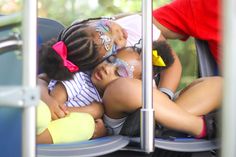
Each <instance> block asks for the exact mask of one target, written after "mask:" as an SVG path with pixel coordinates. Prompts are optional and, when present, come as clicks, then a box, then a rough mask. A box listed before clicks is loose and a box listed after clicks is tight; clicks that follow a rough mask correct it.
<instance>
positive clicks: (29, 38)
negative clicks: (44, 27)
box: [22, 0, 37, 157]
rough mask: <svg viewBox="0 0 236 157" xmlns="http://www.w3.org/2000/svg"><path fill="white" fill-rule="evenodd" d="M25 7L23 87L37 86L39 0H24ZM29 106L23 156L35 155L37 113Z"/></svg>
mask: <svg viewBox="0 0 236 157" xmlns="http://www.w3.org/2000/svg"><path fill="white" fill-rule="evenodd" d="M23 7H24V8H23V22H22V24H23V87H29V88H36V47H37V41H36V40H37V38H36V37H37V32H36V31H37V29H36V28H37V0H24V5H23ZM25 103H26V102H25ZM27 106H28V107H25V108H23V116H22V123H23V125H22V129H23V130H22V156H23V157H34V156H35V154H36V143H35V141H36V140H35V138H36V135H35V132H36V129H35V123H36V117H35V116H36V113H35V106H34V105H30V104H29V105H27Z"/></svg>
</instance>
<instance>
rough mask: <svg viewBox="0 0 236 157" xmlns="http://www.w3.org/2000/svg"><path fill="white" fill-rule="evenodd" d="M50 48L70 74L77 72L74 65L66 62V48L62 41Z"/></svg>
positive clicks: (77, 68) (76, 67)
mask: <svg viewBox="0 0 236 157" xmlns="http://www.w3.org/2000/svg"><path fill="white" fill-rule="evenodd" d="M52 48H53V49H54V50H55V51H56V53H57V54H58V55H59V56H60V57H61V59H62V60H63V64H64V66H65V67H66V68H67V69H68V70H69V71H70V72H76V71H78V70H79V67H78V66H76V65H74V64H73V63H72V62H71V61H69V60H67V47H66V45H65V43H64V42H63V41H59V42H57V43H55V44H54V45H53V46H52Z"/></svg>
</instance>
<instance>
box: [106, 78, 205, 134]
mask: <svg viewBox="0 0 236 157" xmlns="http://www.w3.org/2000/svg"><path fill="white" fill-rule="evenodd" d="M141 87H142V84H141V81H139V80H134V79H133V80H132V79H119V80H117V81H115V82H114V83H113V84H111V85H110V86H109V88H107V90H106V91H105V94H104V97H103V102H104V105H105V111H106V114H107V115H108V116H109V117H110V118H114V119H118V118H122V117H124V116H127V115H128V114H129V113H132V112H134V111H135V110H136V109H138V108H140V107H141V106H142V88H141ZM117 93H119V94H117ZM153 107H154V110H155V120H156V121H157V122H159V123H161V124H162V125H164V126H166V127H168V128H171V129H174V130H179V131H183V132H186V133H189V134H192V135H194V136H199V135H200V134H201V133H202V130H203V129H204V121H203V119H202V117H198V116H195V115H192V114H190V113H189V112H187V111H185V110H184V109H182V108H181V107H180V106H178V105H177V104H176V103H174V102H173V101H171V100H169V99H168V98H167V97H166V96H165V95H164V94H163V93H162V92H160V91H158V90H155V89H153Z"/></svg>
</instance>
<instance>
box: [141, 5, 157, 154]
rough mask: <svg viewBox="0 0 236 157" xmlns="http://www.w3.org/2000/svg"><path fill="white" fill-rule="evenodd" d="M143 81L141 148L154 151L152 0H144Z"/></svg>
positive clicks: (148, 151)
mask: <svg viewBox="0 0 236 157" xmlns="http://www.w3.org/2000/svg"><path fill="white" fill-rule="evenodd" d="M142 36H143V40H142V45H143V50H142V53H143V65H142V69H143V74H142V78H143V82H142V87H143V88H142V98H143V99H142V100H143V107H142V109H141V149H142V150H144V151H145V152H146V153H151V152H153V151H154V110H153V105H152V101H153V99H152V97H153V96H152V95H153V94H152V87H153V86H152V0H143V1H142Z"/></svg>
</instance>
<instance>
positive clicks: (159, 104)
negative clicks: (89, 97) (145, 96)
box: [91, 47, 222, 138]
mask: <svg viewBox="0 0 236 157" xmlns="http://www.w3.org/2000/svg"><path fill="white" fill-rule="evenodd" d="M118 51H119V52H118V53H117V54H116V55H111V56H108V57H106V58H104V62H102V63H100V64H99V65H98V66H97V67H96V68H95V69H94V71H93V73H92V76H91V77H92V78H91V79H92V82H93V83H94V85H95V86H96V87H97V89H98V91H99V92H100V93H102V95H103V97H102V100H103V104H104V109H105V114H104V117H103V120H104V122H105V124H106V125H107V127H108V128H109V129H108V132H109V134H119V133H120V132H121V130H123V125H124V124H125V125H126V126H127V123H128V126H129V128H131V129H129V130H130V131H122V134H123V135H127V136H130V135H131V134H130V133H131V132H133V131H135V133H137V132H136V131H137V130H135V129H136V128H138V129H139V128H140V127H136V126H139V119H137V117H136V118H133V119H132V120H131V122H130V121H129V119H128V118H129V117H128V116H129V115H130V114H132V113H133V112H135V111H136V110H137V109H139V108H140V107H141V106H142V96H141V95H142V94H141V93H142V92H141V63H139V62H141V57H140V56H139V55H137V53H136V51H134V49H133V48H130V47H128V48H123V49H120V50H118ZM127 52H129V53H127ZM161 57H162V56H161ZM163 58H164V56H163ZM163 60H165V59H163ZM164 63H165V62H164ZM170 65H171V64H170ZM170 65H168V64H167V67H168V66H170ZM220 81H222V79H221V78H220V77H212V78H206V79H205V80H204V81H203V82H201V81H199V82H197V83H196V82H195V83H193V84H190V86H189V87H187V88H186V90H185V91H183V92H182V93H181V95H180V96H179V97H178V98H177V99H176V102H177V103H178V104H177V103H175V102H173V101H171V100H170V99H168V98H167V97H165V96H164V94H163V93H161V92H160V91H159V90H156V89H153V106H154V110H155V113H154V117H155V121H156V122H159V123H160V124H162V125H163V126H165V127H167V128H170V129H174V130H177V131H183V132H185V133H188V134H191V135H193V136H195V137H196V138H214V137H215V131H216V130H215V129H216V128H215V127H216V125H215V122H214V120H215V118H216V117H215V116H214V115H213V116H208V115H206V116H205V114H207V113H209V112H211V111H214V110H215V109H217V108H218V107H219V104H220V100H221V88H222V86H221V84H219V82H220ZM211 86H214V90H212V88H209V87H211ZM215 89H216V90H215ZM186 95H187V97H186ZM214 95H217V97H215V96H214ZM206 99H207V100H208V101H207V102H203V101H201V100H206ZM199 103H200V104H204V105H205V108H207V110H209V111H208V112H207V113H198V115H196V113H194V112H192V113H191V111H190V110H189V111H187V110H185V109H186V108H185V107H184V106H192V107H193V108H194V107H195V106H197V104H199ZM180 106H182V107H180ZM127 117H128V118H127ZM193 124H194V125H193ZM124 130H125V129H124ZM127 132H128V133H127ZM135 133H134V134H135ZM136 136H139V135H138V134H136Z"/></svg>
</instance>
